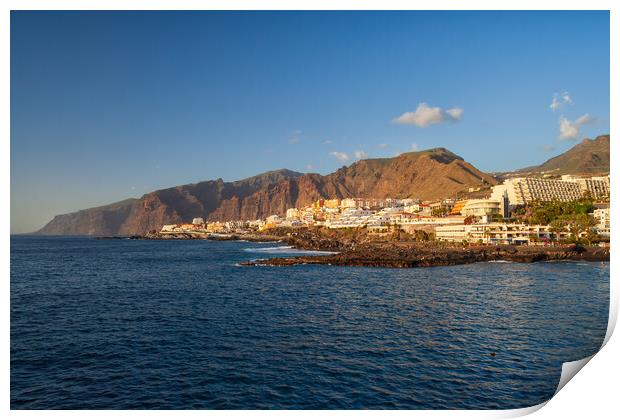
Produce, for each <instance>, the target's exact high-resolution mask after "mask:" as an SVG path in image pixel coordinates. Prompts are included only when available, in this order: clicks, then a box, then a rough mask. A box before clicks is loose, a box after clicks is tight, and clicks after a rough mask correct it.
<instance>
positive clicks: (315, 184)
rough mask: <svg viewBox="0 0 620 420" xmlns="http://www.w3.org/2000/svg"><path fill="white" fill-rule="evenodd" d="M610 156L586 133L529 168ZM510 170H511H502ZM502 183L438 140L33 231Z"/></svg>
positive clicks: (180, 191) (73, 216)
mask: <svg viewBox="0 0 620 420" xmlns="http://www.w3.org/2000/svg"><path fill="white" fill-rule="evenodd" d="M604 137H606V141H605V139H604ZM600 138H603V139H602V140H600ZM578 146H579V147H578ZM605 146H606V149H605ZM575 148H577V149H576V150H573V149H575ZM579 154H582V155H587V156H588V157H590V158H592V157H593V156H595V158H593V159H594V161H592V162H590V161H588V160H584V159H577V158H578V157H579ZM565 155H566V156H565ZM575 155H577V158H576V157H575ZM563 156H564V157H563ZM554 159H555V160H554ZM605 159H607V163H606V167H607V168H609V135H606V136H598V137H597V138H596V139H594V140H590V139H584V141H582V142H581V143H579V144H578V145H576V146H575V147H573V148H572V149H570V150H568V151H567V152H565V153H563V154H561V155H559V156H556V157H554V158H552V159H549V160H548V161H546V162H545V163H543V164H542V165H539V166H535V167H530V168H524V170H525V169H532V168H541V167H544V165H547V167H548V166H549V165H551V166H554V165H555V166H557V165H560V166H561V165H565V166H566V167H567V168H575V167H576V166H575V164H574V162H576V161H577V162H580V165H581V167H583V168H586V169H587V168H590V169H592V168H599V169H600V168H603V169H604V168H605ZM549 162H551V163H549ZM588 162H590V163H588ZM597 165H598V166H597ZM566 170H568V169H566ZM522 171H523V170H522ZM559 172H562V171H558V174H559ZM515 173H516V172H512V173H510V174H515ZM506 174H509V173H503V174H500V175H506ZM500 177H501V176H500ZM497 182H498V179H497V178H495V177H494V176H492V175H490V174H487V173H484V172H482V171H480V170H478V169H477V168H476V167H474V166H473V165H472V164H471V163H468V162H466V161H465V160H464V159H463V158H462V157H460V156H458V155H456V154H455V153H453V152H451V151H449V150H448V149H445V148H443V147H437V148H433V149H428V150H422V151H416V152H408V153H403V154H400V155H398V156H395V157H391V158H371V159H362V160H359V161H356V162H354V163H352V164H351V165H348V166H342V167H340V168H338V169H337V170H335V171H334V172H332V173H329V174H327V175H320V174H318V173H301V172H296V171H292V170H289V169H285V168H283V169H278V170H274V171H268V172H263V173H261V174H258V175H255V176H253V177H248V178H244V179H241V180H237V181H232V182H226V181H223V180H222V179H221V178H218V179H215V180H208V181H201V182H197V183H192V184H184V185H179V186H174V187H170V188H163V189H159V190H156V191H152V192H149V193H146V194H144V195H143V196H142V197H140V198H129V199H126V200H122V201H118V202H115V203H112V204H109V205H103V206H98V207H93V208H89V209H84V210H79V211H77V212H72V213H67V214H62V215H58V216H55V217H54V218H53V219H52V220H51V221H50V222H49V223H47V224H46V225H45V226H44V227H43V228H41V229H40V230H39V231H38V232H36V233H37V234H47V235H128V234H143V233H146V232H148V231H149V230H153V229H159V228H160V227H161V226H162V225H163V224H168V223H180V222H187V221H190V220H191V219H192V218H194V217H203V218H204V219H206V220H209V221H216V220H219V221H224V220H254V219H257V218H265V217H266V216H269V215H271V214H279V215H284V213H285V212H286V209H287V208H291V207H303V206H306V205H309V204H311V203H312V202H314V201H315V200H318V199H324V198H347V197H365V198H379V199H381V198H388V197H391V198H397V197H398V198H419V199H423V200H432V199H438V198H444V197H450V196H455V195H456V194H460V193H462V192H466V191H467V190H468V188H470V187H489V186H492V185H494V184H496V183H497Z"/></svg>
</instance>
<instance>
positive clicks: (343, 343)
mask: <svg viewBox="0 0 620 420" xmlns="http://www.w3.org/2000/svg"><path fill="white" fill-rule="evenodd" d="M276 246H278V244H255V243H244V242H210V241H132V240H95V239H90V238H67V237H51V238H44V237H12V238H11V408H13V409H54V408H63V409H81V408H84V409H103V408H106V409H128V408H145V409H146V408H149V409H158V408H160V409H165V408H175V409H196V408H205V409H206V408H214V409H215V408H217V409H224V408H236V409H244V408H314V409H321V408H330V409H331V408H334V409H336V408H402V409H418V408H419V409H428V408H519V407H525V406H531V405H534V404H538V403H540V402H542V401H544V400H546V399H548V398H550V397H551V396H552V395H553V392H554V390H555V388H556V386H557V383H558V381H559V377H560V371H561V365H562V362H564V361H569V360H575V359H580V358H583V357H585V356H589V355H591V354H593V353H594V352H596V351H597V350H598V348H599V347H600V345H601V343H602V341H603V337H604V335H605V330H606V327H607V318H608V307H609V264H608V263H568V262H566V263H565V262H560V263H535V264H517V263H501V262H496V263H480V264H473V265H466V266H457V267H435V268H418V269H375V268H363V267H331V266H298V267H240V266H238V265H236V264H237V263H239V262H241V261H244V260H248V259H253V258H265V257H268V256H271V255H274V254H280V255H282V254H286V253H290V252H293V251H292V250H290V249H288V250H287V249H281V248H280V249H271V250H269V249H267V250H264V249H263V248H273V247H276ZM259 248H260V249H263V250H262V251H261V250H258V249H259ZM272 253H274V254H272ZM493 352H494V353H495V356H493V355H492V353H493Z"/></svg>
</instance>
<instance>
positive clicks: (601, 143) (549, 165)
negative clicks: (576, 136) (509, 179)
mask: <svg viewBox="0 0 620 420" xmlns="http://www.w3.org/2000/svg"><path fill="white" fill-rule="evenodd" d="M542 172H546V173H551V174H554V175H566V174H574V175H580V174H602V173H609V134H606V135H602V136H598V137H596V138H595V139H594V140H592V139H583V140H582V141H581V143H578V144H576V145H575V146H573V147H572V148H570V149H569V150H567V151H566V152H564V153H562V154H561V155H558V156H556V157H553V158H551V159H549V160H547V161H546V162H545V163H543V164H542V165H538V166H530V167H528V168H523V169H519V170H517V171H514V172H510V173H509V174H510V175H511V176H512V175H514V174H540V173H542ZM504 175H507V174H504Z"/></svg>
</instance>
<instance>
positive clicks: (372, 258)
mask: <svg viewBox="0 0 620 420" xmlns="http://www.w3.org/2000/svg"><path fill="white" fill-rule="evenodd" d="M126 238H129V239H134V240H215V241H247V242H259V243H260V242H280V243H286V244H287V245H289V246H291V247H293V248H295V249H299V250H305V251H330V252H332V253H330V254H326V255H297V256H289V257H273V258H265V259H258V260H250V261H244V262H241V263H240V265H242V266H266V265H267V266H292V265H301V264H315V265H339V266H357V267H386V268H414V267H434V266H451V265H462V264H471V263H476V262H489V261H510V262H521V263H532V262H540V261H609V259H610V250H609V248H601V247H584V246H580V245H556V246H521V245H519V246H517V245H462V244H457V243H437V242H425V241H412V240H410V239H409V238H400V237H399V238H391V237H390V238H385V237H383V238H377V237H373V236H371V235H368V234H367V233H366V232H363V231H354V232H349V233H347V234H341V233H337V232H334V231H323V230H304V231H300V230H298V231H290V230H276V231H271V232H268V233H251V234H238V233H232V234H212V233H195V234H193V233H186V232H185V233H165V234H162V233H150V234H147V235H144V236H129V237H126ZM97 239H120V238H118V237H99V238H97Z"/></svg>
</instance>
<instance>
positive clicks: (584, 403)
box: [0, 0, 620, 419]
mask: <svg viewBox="0 0 620 420" xmlns="http://www.w3.org/2000/svg"><path fill="white" fill-rule="evenodd" d="M617 4H618V2H614V1H611V0H590V1H579V0H564V1H557V0H522V1H514V0H509V1H508V0H505V1H501V2H499V1H490V0H471V1H463V0H435V1H432V2H430V1H399V0H384V1H381V2H377V1H368V0H360V1H351V0H348V1H326V0H315V1H308V0H300V1H294V2H293V1H290V2H286V1H277V0H265V1H249V0H246V1H235V0H233V1H227V2H213V1H198V0H179V1H174V2H172V1H164V0H153V1H147V0H144V1H139V0H136V1H119V0H109V1H105V0H93V1H77V0H61V1H54V2H52V1H45V0H39V1H33V0H25V1H15V0H9V1H5V2H3V9H4V10H3V12H4V13H3V15H2V22H3V24H2V25H1V28H2V29H1V30H0V45H1V48H2V56H3V57H4V60H3V61H2V62H3V63H4V64H3V65H2V69H1V71H2V78H1V80H2V82H1V83H2V86H3V87H4V89H2V92H5V100H4V101H2V102H1V105H0V107H1V112H0V114H1V116H0V118H1V119H0V121H1V122H2V124H0V127H3V130H2V133H3V134H2V137H3V142H2V146H1V147H2V150H3V153H2V154H1V155H0V158H1V159H2V160H3V162H2V163H3V164H2V165H0V171H1V172H2V179H3V183H2V188H3V193H4V194H3V196H4V197H10V169H9V168H10V166H9V165H10V114H9V112H10V95H9V92H10V67H9V60H10V53H9V48H10V10H52V9H55V10H74V9H76V10H202V9H211V10H235V9H240V10H261V9H262V10H279V9H289V10H351V9H364V10H389V9H398V10H405V9H406V10H442V9H443V10H486V9H491V10H611V13H610V16H611V18H610V19H611V25H610V26H611V51H610V54H611V52H613V51H617V46H618V42H617V40H618V36H619V33H618V24H619V23H620V19H619V18H618V10H619V6H617ZM617 56H618V54H617V53H615V54H612V55H611V71H610V74H611V75H612V77H611V81H610V82H611V92H615V93H616V94H612V95H611V98H610V102H611V103H610V132H611V131H612V130H611V129H612V128H613V127H615V126H616V122H617V117H618V99H619V96H618V95H617V93H618V92H620V90H619V89H618V87H619V86H618V80H617V79H618V78H617V76H614V75H617V74H619V73H618V71H619V70H620V68H619V67H618V62H617ZM592 65H597V63H592ZM611 152H612V162H611V177H612V190H613V194H612V197H616V196H617V195H616V194H617V193H618V191H617V190H618V189H617V188H615V185H616V184H615V179H617V177H616V175H617V174H618V168H617V165H616V162H614V160H616V159H614V156H616V147H615V146H614V140H612V142H611ZM0 212H1V213H0V216H1V220H2V225H3V231H4V232H5V236H4V240H3V241H2V245H1V247H2V251H3V255H5V259H4V261H3V266H2V271H3V273H4V279H5V282H4V287H5V289H4V293H3V296H2V299H3V300H2V302H3V307H4V308H5V311H4V313H3V325H4V327H5V329H4V338H5V339H4V340H3V342H2V347H1V349H2V357H3V361H4V363H5V370H4V371H5V377H4V380H3V381H2V391H4V392H3V393H2V397H3V402H4V407H5V409H6V410H9V407H10V394H9V392H10V374H9V373H10V370H9V360H10V347H9V339H10V323H9V308H10V306H9V303H10V284H9V277H10V269H9V256H10V245H9V244H10V243H9V236H10V234H9V232H10V228H9V226H10V222H9V217H10V215H9V206H8V205H6V204H5V205H4V206H1V207H0ZM618 217H620V215H619V214H618V211H617V209H616V207H615V206H612V219H613V220H614V221H615V220H620V219H618ZM612 224H613V222H612ZM611 245H612V248H613V249H614V250H615V249H617V246H618V238H617V235H615V236H612V244H611ZM612 252H613V251H612ZM616 272H617V263H616V262H615V261H614V260H613V259H612V261H611V273H612V276H611V285H610V290H611V307H610V323H609V326H608V331H607V335H606V338H605V342H606V345H605V348H604V351H602V352H600V354H597V355H596V356H595V357H594V358H593V359H592V362H590V363H589V364H588V365H587V366H585V367H584V368H583V372H582V373H580V374H579V379H578V380H575V381H571V382H570V383H568V385H566V387H565V388H564V389H563V390H562V392H560V393H559V394H558V395H557V396H555V397H554V398H552V399H551V400H550V401H549V402H548V403H546V404H541V405H539V406H536V407H531V408H526V409H520V410H507V411H477V410H474V411H415V412H413V413H412V412H409V411H389V412H385V411H382V412H377V411H355V412H352V411H320V412H314V411H295V412H287V411H277V412H264V411H209V412H207V413H206V415H208V416H209V417H215V418H224V417H226V418H229V417H237V416H243V417H252V418H261V419H262V418H273V417H282V416H286V417H288V416H291V415H294V416H295V417H299V418H314V417H315V416H317V415H321V416H329V417H338V418H345V417H353V416H355V417H356V418H370V417H371V416H372V418H375V417H383V416H389V417H391V418H396V417H400V418H404V417H405V416H407V418H408V417H409V416H411V415H415V416H416V417H417V418H445V417H450V418H473V419H479V418H505V417H515V416H520V415H524V414H528V413H530V412H533V411H536V410H538V409H540V408H541V407H543V406H545V405H548V406H549V407H547V408H545V409H544V410H540V411H538V412H537V413H536V414H535V416H536V417H538V418H557V417H567V418H583V417H584V416H586V415H587V416H589V417H592V416H593V417H594V418H596V417H601V418H606V417H608V416H609V414H610V413H613V412H617V410H616V408H617V404H616V402H615V401H616V399H617V396H616V392H615V385H616V384H617V375H618V373H619V369H618V366H619V362H618V358H617V357H615V354H618V349H619V345H618V339H617V338H615V339H613V338H612V339H611V340H609V339H610V337H611V332H612V331H613V327H614V326H615V323H616V319H617V313H618V281H617V279H616V278H615V277H617V276H615V273H616ZM593 403H594V404H593ZM10 415H11V416H14V417H20V418H33V417H39V416H45V417H50V418H54V417H55V418H63V419H64V418H81V417H82V416H83V415H84V412H80V411H53V412H52V411H12V412H10ZM87 415H88V416H89V417H93V418H102V419H103V418H107V417H109V416H110V415H114V416H115V417H122V418H134V417H135V416H147V417H151V418H168V417H170V415H174V416H177V415H178V416H183V417H188V418H189V417H197V416H201V417H202V416H203V415H205V412H201V411H183V412H179V411H173V412H170V411H168V412H166V411H133V412H132V411H91V412H88V414H87Z"/></svg>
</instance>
